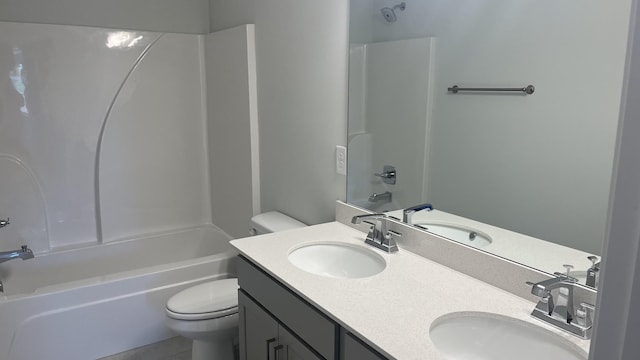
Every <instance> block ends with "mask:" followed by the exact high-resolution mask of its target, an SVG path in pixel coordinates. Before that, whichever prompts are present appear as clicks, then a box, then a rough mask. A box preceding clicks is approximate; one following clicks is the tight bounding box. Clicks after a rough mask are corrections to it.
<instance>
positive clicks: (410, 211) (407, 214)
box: [402, 203, 433, 225]
mask: <svg viewBox="0 0 640 360" xmlns="http://www.w3.org/2000/svg"><path fill="white" fill-rule="evenodd" d="M422 210H426V211H431V210H433V205H431V204H428V203H425V204H420V205H416V206H412V207H409V208H406V209H404V210H403V211H402V222H404V223H407V224H409V225H411V224H412V218H413V215H415V213H417V212H418V211H422Z"/></svg>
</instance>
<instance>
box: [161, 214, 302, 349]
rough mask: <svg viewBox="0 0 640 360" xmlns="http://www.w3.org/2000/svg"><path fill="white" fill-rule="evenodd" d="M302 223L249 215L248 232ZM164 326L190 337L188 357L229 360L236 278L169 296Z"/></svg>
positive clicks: (234, 325) (235, 333)
mask: <svg viewBox="0 0 640 360" xmlns="http://www.w3.org/2000/svg"><path fill="white" fill-rule="evenodd" d="M303 226H306V225H305V224H303V223H301V222H299V221H297V220H295V219H292V218H290V217H288V216H286V215H284V214H281V213H279V212H275V211H272V212H268V213H264V214H259V215H256V216H254V217H253V218H251V221H250V233H251V234H252V235H259V234H266V233H270V232H276V231H283V230H288V229H293V228H299V227H303ZM165 312H166V315H167V318H166V325H167V327H168V328H169V329H171V330H172V331H173V332H175V333H177V334H178V335H181V336H184V337H186V338H188V339H192V340H193V347H192V357H191V358H192V360H204V359H207V360H232V359H233V358H234V356H233V340H234V338H237V337H238V279H236V278H230V279H221V280H215V281H210V282H206V283H202V284H199V285H196V286H192V287H190V288H187V289H185V290H182V291H181V292H179V293H177V294H175V295H173V296H172V297H171V298H170V299H169V301H167V306H166V309H165Z"/></svg>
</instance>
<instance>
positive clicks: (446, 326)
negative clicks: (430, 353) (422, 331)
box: [429, 312, 587, 360]
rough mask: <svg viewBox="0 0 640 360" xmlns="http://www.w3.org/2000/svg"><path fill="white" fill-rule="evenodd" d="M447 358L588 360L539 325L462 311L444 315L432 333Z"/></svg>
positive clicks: (431, 330) (438, 320) (439, 348)
mask: <svg viewBox="0 0 640 360" xmlns="http://www.w3.org/2000/svg"><path fill="white" fill-rule="evenodd" d="M429 335H430V336H431V341H433V344H434V345H435V347H436V348H437V349H438V350H439V351H440V352H441V353H442V354H443V355H445V357H446V358H447V359H452V360H454V359H476V360H513V359H518V360H540V359H549V360H551V359H562V360H586V359H587V354H586V352H585V351H583V350H582V349H580V348H579V347H578V346H577V345H575V344H573V343H571V342H569V341H567V340H565V339H563V338H562V337H560V336H558V335H556V334H554V333H552V332H550V331H547V330H545V329H543V328H541V327H538V326H536V325H533V324H530V323H527V322H524V321H522V320H518V319H514V318H510V317H507V316H501V315H496V314H490V313H476V312H461V313H452V314H448V315H445V316H442V317H440V318H438V319H436V321H434V322H433V325H432V326H431V329H430V331H429Z"/></svg>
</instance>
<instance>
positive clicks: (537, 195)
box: [347, 0, 631, 285]
mask: <svg viewBox="0 0 640 360" xmlns="http://www.w3.org/2000/svg"><path fill="white" fill-rule="evenodd" d="M630 8H631V1H630V0H620V1H615V2H603V1H598V0H586V1H585V0H567V1H557V0H539V1H523V0H516V1H513V0H457V1H450V0H407V1H404V2H401V1H393V0H351V15H350V18H351V19H350V21H351V25H350V61H349V62H350V64H349V131H348V150H349V158H348V177H347V201H348V202H349V203H351V204H354V205H357V206H360V207H363V208H367V209H370V210H372V211H397V210H399V209H404V208H407V207H411V206H413V205H416V204H421V203H425V202H429V203H431V204H433V207H434V210H433V211H421V212H417V213H415V214H414V216H413V218H412V219H411V221H412V222H413V223H414V224H416V225H418V226H422V227H425V228H427V229H429V230H428V231H432V232H435V233H437V234H439V235H442V236H445V237H448V238H451V239H453V240H459V241H461V242H465V243H467V244H468V245H470V246H474V247H478V248H482V250H485V251H489V252H493V253H495V254H497V255H500V256H505V257H508V258H510V259H512V260H514V261H517V262H521V263H523V264H525V265H529V266H532V267H535V268H538V269H541V270H543V271H547V272H551V273H553V272H556V271H564V268H563V265H572V266H573V268H572V269H570V270H571V272H570V274H571V275H574V276H575V277H577V278H579V279H581V281H586V278H585V276H586V275H585V274H586V273H587V272H588V271H589V269H592V268H593V264H594V263H595V264H596V265H597V262H598V257H599V255H600V253H601V250H602V244H603V239H604V236H605V231H606V229H605V227H606V220H607V209H608V202H609V194H610V185H611V178H612V170H613V161H614V153H615V144H616V135H617V130H618V129H617V126H618V118H619V109H620V101H621V93H622V87H623V77H624V66H625V56H626V47H627V37H628V26H629V16H630ZM454 85H458V86H459V87H461V88H483V89H487V88H489V89H502V88H507V89H520V88H525V87H527V86H528V85H533V86H534V87H535V91H534V92H533V93H532V94H527V93H526V92H522V91H459V92H457V93H454V92H453V91H449V90H448V89H449V88H451V87H453V86H454ZM391 175H395V176H394V178H392V176H391ZM398 214H401V212H398ZM398 216H402V215H398ZM592 256H596V257H595V258H594V257H592ZM587 257H591V259H587ZM590 285H593V283H591V284H590Z"/></svg>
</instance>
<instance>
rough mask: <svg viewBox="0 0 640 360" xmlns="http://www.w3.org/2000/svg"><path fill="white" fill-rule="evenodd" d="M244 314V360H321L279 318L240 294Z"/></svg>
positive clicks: (242, 348)
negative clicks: (277, 319) (279, 321)
mask: <svg viewBox="0 0 640 360" xmlns="http://www.w3.org/2000/svg"><path fill="white" fill-rule="evenodd" d="M238 304H239V306H238V311H239V313H240V324H241V326H240V347H241V350H240V354H241V355H240V359H269V360H276V359H287V360H307V359H308V360H316V359H317V360H321V359H322V358H321V357H319V356H317V355H315V354H314V353H313V351H312V350H311V349H309V348H308V347H307V346H306V345H305V344H304V343H302V342H301V341H300V340H298V339H297V338H296V337H295V336H294V335H293V334H291V333H290V332H289V331H287V329H286V328H284V327H283V326H281V325H280V324H278V322H277V321H276V319H274V318H273V317H272V316H271V315H269V314H268V313H267V312H266V311H264V310H263V309H262V308H261V307H260V305H258V304H256V303H255V302H254V301H252V300H251V298H249V297H248V296H247V295H246V294H245V293H244V292H243V291H242V290H240V291H239V292H238Z"/></svg>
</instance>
